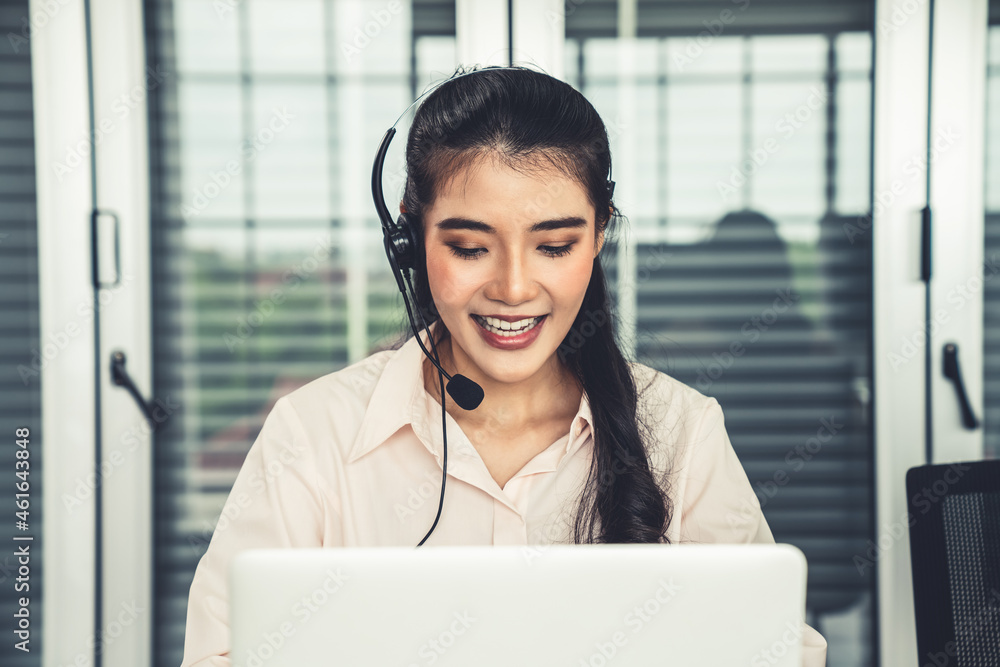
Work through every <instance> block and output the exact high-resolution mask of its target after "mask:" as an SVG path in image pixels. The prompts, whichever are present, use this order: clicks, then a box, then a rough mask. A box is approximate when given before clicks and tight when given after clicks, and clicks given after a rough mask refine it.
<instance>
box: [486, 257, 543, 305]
mask: <svg viewBox="0 0 1000 667" xmlns="http://www.w3.org/2000/svg"><path fill="white" fill-rule="evenodd" d="M490 287H491V290H490V293H488V294H487V297H488V298H491V299H494V300H496V301H503V302H504V303H507V304H511V305H517V304H520V303H524V302H525V301H530V300H531V299H533V298H534V296H535V293H536V291H537V284H536V283H535V279H534V276H533V275H532V272H531V267H530V265H529V264H528V263H527V262H526V261H525V259H524V257H523V256H522V255H521V254H520V253H518V252H507V253H504V258H503V260H502V261H500V262H498V263H497V266H496V275H495V276H494V277H493V280H492V281H491V283H490Z"/></svg>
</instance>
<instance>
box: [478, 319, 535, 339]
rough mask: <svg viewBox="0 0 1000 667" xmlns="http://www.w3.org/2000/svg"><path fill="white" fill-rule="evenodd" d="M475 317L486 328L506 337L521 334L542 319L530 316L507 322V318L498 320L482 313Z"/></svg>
mask: <svg viewBox="0 0 1000 667" xmlns="http://www.w3.org/2000/svg"><path fill="white" fill-rule="evenodd" d="M473 317H474V318H476V321H477V322H479V324H480V326H482V327H483V328H484V329H486V330H488V331H490V332H492V333H495V334H496V335H498V336H502V337H504V338H510V337H512V336H520V335H521V334H523V333H524V332H525V331H528V330H529V329H532V328H534V327H535V326H537V324H538V323H539V322H540V321H541V320H542V318H541V317H529V318H528V319H526V320H520V321H518V322H507V321H505V320H498V319H496V318H495V317H483V316H481V315H473Z"/></svg>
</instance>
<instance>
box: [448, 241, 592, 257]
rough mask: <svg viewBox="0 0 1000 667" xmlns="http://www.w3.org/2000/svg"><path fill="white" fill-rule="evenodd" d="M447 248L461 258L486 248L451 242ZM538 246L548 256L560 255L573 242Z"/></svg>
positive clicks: (478, 252)
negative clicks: (468, 246) (561, 244)
mask: <svg viewBox="0 0 1000 667" xmlns="http://www.w3.org/2000/svg"><path fill="white" fill-rule="evenodd" d="M448 248H449V249H450V250H451V253H452V254H453V255H455V256H456V257H461V258H462V259H476V258H477V257H479V256H480V255H482V254H483V253H484V252H486V248H462V247H461V246H457V245H451V244H448ZM538 248H539V249H540V250H541V251H542V252H544V253H545V254H546V255H548V256H549V257H562V256H563V255H567V254H569V252H570V250H572V248H573V244H572V243H568V244H566V245H564V246H550V245H540V246H538Z"/></svg>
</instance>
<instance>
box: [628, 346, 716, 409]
mask: <svg viewBox="0 0 1000 667" xmlns="http://www.w3.org/2000/svg"><path fill="white" fill-rule="evenodd" d="M629 366H630V367H631V369H632V377H633V378H634V380H635V388H636V393H637V394H638V399H639V404H638V410H640V411H641V412H642V413H644V415H645V416H646V417H647V418H652V419H654V420H656V421H667V422H676V423H680V422H682V421H685V420H690V419H698V418H700V417H701V416H703V415H704V413H705V412H706V411H708V410H711V409H714V408H715V407H717V406H718V404H719V403H718V401H716V400H715V399H714V398H713V397H711V396H706V395H705V394H703V393H701V392H700V391H698V390H697V389H695V388H694V387H691V386H689V385H687V384H684V383H683V382H681V381H680V380H678V379H677V378H675V377H673V376H672V375H668V374H667V373H664V372H663V371H660V370H657V369H655V368H651V367H650V366H647V365H645V364H641V363H638V362H634V361H633V362H629Z"/></svg>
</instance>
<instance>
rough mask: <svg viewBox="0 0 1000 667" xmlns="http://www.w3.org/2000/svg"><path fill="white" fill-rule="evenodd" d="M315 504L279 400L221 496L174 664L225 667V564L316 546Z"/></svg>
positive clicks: (288, 414)
mask: <svg viewBox="0 0 1000 667" xmlns="http://www.w3.org/2000/svg"><path fill="white" fill-rule="evenodd" d="M322 533H323V505H322V500H321V498H320V495H319V493H318V488H317V484H316V466H315V462H314V456H313V452H311V451H310V450H309V443H308V442H306V438H305V435H304V433H303V431H302V428H301V424H300V423H299V422H298V416H297V414H296V413H295V411H294V409H293V408H292V406H291V405H289V403H288V400H287V398H286V397H281V398H279V399H278V401H277V402H276V403H275V405H274V408H273V409H272V410H271V412H270V413H269V414H268V416H267V418H266V419H265V420H264V425H263V427H262V428H261V431H260V434H259V435H258V436H257V439H256V440H255V441H254V443H253V445H252V446H251V447H250V451H249V452H248V453H247V457H246V460H245V461H244V462H243V467H242V468H240V472H239V474H238V475H237V477H236V482H235V483H234V484H233V488H232V490H231V491H230V493H229V497H228V498H227V499H226V503H225V505H224V507H223V510H222V515H221V516H220V517H219V522H218V524H217V525H216V527H215V532H214V533H213V534H212V540H211V541H210V542H209V545H208V550H207V551H206V552H205V554H204V555H203V556H202V557H201V560H200V561H199V562H198V567H197V568H196V570H195V573H194V579H193V580H192V582H191V590H190V594H189V597H188V609H187V627H186V630H185V635H184V658H183V662H182V663H181V667H229V665H230V659H229V590H228V586H229V578H228V575H229V563H230V561H231V560H232V558H233V556H235V555H236V554H237V553H238V552H240V551H243V550H244V549H254V548H285V547H288V548H291V547H319V546H322V542H323V534H322Z"/></svg>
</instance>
